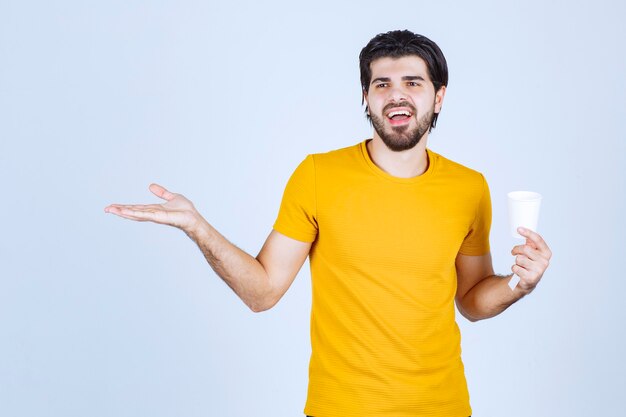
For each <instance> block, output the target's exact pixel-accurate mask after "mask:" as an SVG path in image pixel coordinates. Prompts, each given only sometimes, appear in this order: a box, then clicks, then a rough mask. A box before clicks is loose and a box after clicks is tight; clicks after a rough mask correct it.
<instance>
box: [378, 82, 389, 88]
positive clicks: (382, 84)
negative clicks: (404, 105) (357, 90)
mask: <svg viewBox="0 0 626 417" xmlns="http://www.w3.org/2000/svg"><path fill="white" fill-rule="evenodd" d="M382 87H387V83H380V84H376V88H382Z"/></svg>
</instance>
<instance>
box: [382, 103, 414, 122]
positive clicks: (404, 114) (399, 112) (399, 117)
mask: <svg viewBox="0 0 626 417" xmlns="http://www.w3.org/2000/svg"><path fill="white" fill-rule="evenodd" d="M386 116H387V120H388V121H389V123H390V124H391V125H392V126H399V125H404V124H407V123H409V122H410V121H411V117H412V116H413V112H412V111H411V110H410V109H408V108H406V107H398V108H395V109H391V110H389V111H388V112H387V114H386Z"/></svg>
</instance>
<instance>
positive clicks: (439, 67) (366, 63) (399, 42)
mask: <svg viewBox="0 0 626 417" xmlns="http://www.w3.org/2000/svg"><path fill="white" fill-rule="evenodd" d="M407 55H416V56H418V57H420V58H422V59H423V60H424V62H425V63H426V68H428V76H429V77H430V79H431V81H432V83H433V86H434V87H435V92H437V91H439V89H440V88H441V87H442V86H447V85H448V64H447V63H446V58H445V57H444V56H443V52H441V49H439V47H438V46H437V44H436V43H435V42H433V41H431V40H430V39H428V38H427V37H426V36H423V35H418V34H416V33H413V32H411V31H409V30H393V31H390V32H387V33H379V34H378V35H376V36H375V37H374V38H372V40H371V41H369V43H368V44H367V45H365V48H363V49H362V50H361V53H360V54H359V66H360V69H361V87H362V88H363V97H362V99H361V104H363V102H364V100H365V93H368V92H369V85H370V81H371V79H372V69H371V68H370V64H371V63H372V61H374V60H376V59H378V58H385V57H389V58H401V57H404V56H407ZM367 110H368V108H367V106H365V116H366V117H367V120H369V121H370V123H371V122H372V119H371V118H370V116H369V114H368V113H367ZM438 116H439V114H438V113H436V114H435V115H434V116H433V121H432V123H431V126H430V129H431V130H432V128H434V127H435V125H436V124H437V117H438Z"/></svg>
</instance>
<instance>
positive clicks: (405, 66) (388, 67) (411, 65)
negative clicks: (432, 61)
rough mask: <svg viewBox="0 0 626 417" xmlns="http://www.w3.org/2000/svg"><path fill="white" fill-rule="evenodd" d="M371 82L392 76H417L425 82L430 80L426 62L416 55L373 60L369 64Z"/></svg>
mask: <svg viewBox="0 0 626 417" xmlns="http://www.w3.org/2000/svg"><path fill="white" fill-rule="evenodd" d="M370 69H371V71H372V78H371V79H372V80H374V79H376V78H379V77H385V78H392V77H394V76H398V77H402V76H405V75H419V76H421V77H422V78H424V79H425V80H430V77H429V76H428V67H427V66H426V62H425V61H424V60H423V59H422V58H420V57H418V56H417V55H408V56H403V57H400V58H391V57H384V58H378V59H375V60H373V61H372V62H371V63H370Z"/></svg>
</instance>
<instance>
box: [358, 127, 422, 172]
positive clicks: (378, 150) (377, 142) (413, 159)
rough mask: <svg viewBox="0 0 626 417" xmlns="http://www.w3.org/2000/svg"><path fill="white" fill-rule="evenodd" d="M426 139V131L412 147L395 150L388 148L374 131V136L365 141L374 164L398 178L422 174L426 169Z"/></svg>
mask: <svg viewBox="0 0 626 417" xmlns="http://www.w3.org/2000/svg"><path fill="white" fill-rule="evenodd" d="M427 139H428V133H426V134H425V135H424V136H423V137H422V139H421V140H420V141H419V143H418V144H417V145H415V146H414V147H413V148H411V149H407V150H406V151H400V152H395V151H392V150H391V149H389V148H388V147H387V145H385V143H384V142H383V140H382V139H381V138H380V137H379V136H378V135H377V134H376V133H374V138H373V139H372V140H370V141H369V142H367V151H368V152H369V154H370V158H371V159H372V161H373V162H374V164H376V166H377V167H378V168H380V169H382V170H383V171H385V172H386V173H388V174H389V175H393V176H394V177H399V178H412V177H417V176H419V175H422V174H423V173H424V172H426V170H427V169H428V164H429V161H428V154H427V153H426V141H427Z"/></svg>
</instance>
